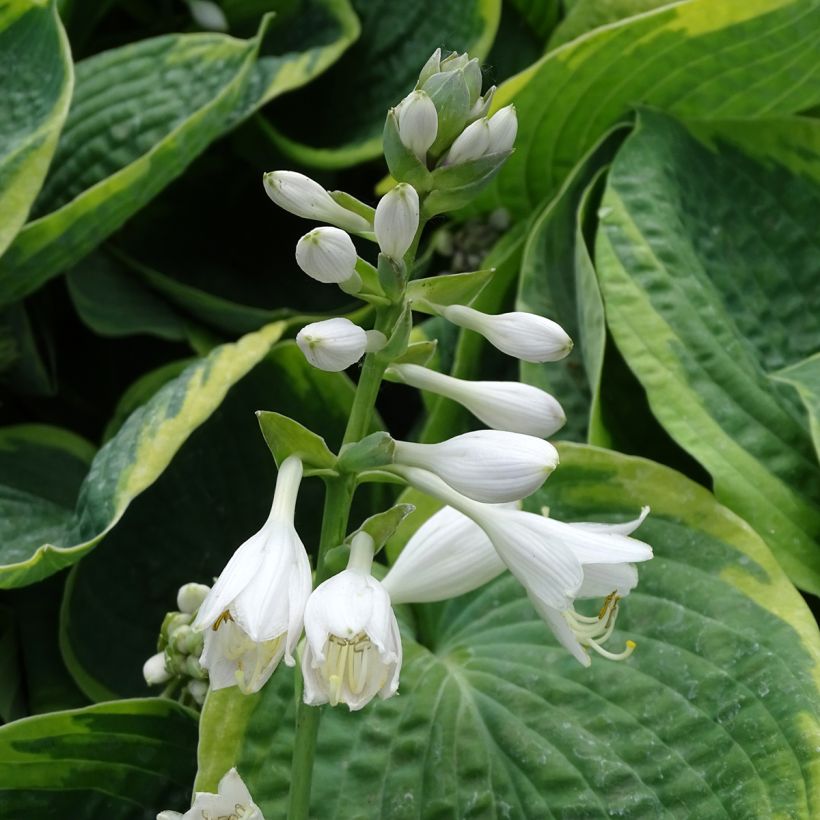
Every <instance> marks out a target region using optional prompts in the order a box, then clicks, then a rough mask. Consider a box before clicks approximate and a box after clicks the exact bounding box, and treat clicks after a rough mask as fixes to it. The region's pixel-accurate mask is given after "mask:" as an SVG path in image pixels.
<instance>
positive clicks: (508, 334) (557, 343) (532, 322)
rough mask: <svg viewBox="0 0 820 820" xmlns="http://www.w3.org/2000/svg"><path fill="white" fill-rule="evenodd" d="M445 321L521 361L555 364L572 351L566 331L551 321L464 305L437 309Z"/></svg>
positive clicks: (516, 312)
mask: <svg viewBox="0 0 820 820" xmlns="http://www.w3.org/2000/svg"><path fill="white" fill-rule="evenodd" d="M437 310H438V312H439V313H440V314H441V315H442V316H443V317H444V318H445V319H447V321H449V322H452V323H453V324H454V325H458V326H459V327H465V328H467V329H468V330H474V331H475V332H476V333H480V334H481V335H482V336H483V337H484V338H485V339H486V340H487V341H488V342H489V343H490V344H491V345H493V346H494V347H497V348H498V349H499V350H500V351H502V353H506V354H508V355H509V356H515V358H516V359H521V360H522V361H525V362H557V361H558V360H559V359H563V358H564V357H566V356H567V355H568V354H569V352H570V351H571V350H572V340H571V339H570V338H569V336H567V334H566V331H565V330H564V329H563V328H562V327H561V326H560V325H559V324H557V323H556V322H553V321H552V320H551V319H546V318H545V317H543V316H537V315H536V314H534V313H525V312H524V311H518V310H517V311H513V312H511V313H499V314H497V315H495V316H492V315H489V314H487V313H481V312H480V311H478V310H474V309H473V308H470V307H466V306H465V305H448V306H447V307H440V308H437Z"/></svg>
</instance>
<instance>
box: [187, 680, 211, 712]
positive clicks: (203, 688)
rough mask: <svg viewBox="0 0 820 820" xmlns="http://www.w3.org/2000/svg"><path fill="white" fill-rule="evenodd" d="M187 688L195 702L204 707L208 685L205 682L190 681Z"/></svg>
mask: <svg viewBox="0 0 820 820" xmlns="http://www.w3.org/2000/svg"><path fill="white" fill-rule="evenodd" d="M185 688H186V689H187V690H188V694H189V695H190V696H191V697H192V698H193V699H194V702H195V703H197V704H198V705H199V706H202V704H203V703H204V702H205V695H207V694H208V684H207V683H206V682H205V681H204V680H192V681H188V685H187V686H186V687H185Z"/></svg>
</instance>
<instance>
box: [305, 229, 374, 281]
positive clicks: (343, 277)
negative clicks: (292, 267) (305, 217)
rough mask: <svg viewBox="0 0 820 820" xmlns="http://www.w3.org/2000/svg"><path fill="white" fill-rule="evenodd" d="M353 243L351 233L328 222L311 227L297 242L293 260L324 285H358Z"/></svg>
mask: <svg viewBox="0 0 820 820" xmlns="http://www.w3.org/2000/svg"><path fill="white" fill-rule="evenodd" d="M358 259H359V257H358V255H357V254H356V246H355V245H354V244H353V240H352V239H351V238H350V235H349V234H347V233H345V232H344V231H343V230H340V229H339V228H331V227H329V226H327V225H324V226H322V227H321V228H314V229H313V230H312V231H310V233H306V234H305V235H304V236H303V237H302V238H301V239H300V240H299V241H298V242H297V243H296V263H297V264H298V265H299V267H300V268H301V269H302V270H303V271H304V272H305V273H306V274H307V275H308V276H310V277H311V278H312V279H315V280H316V281H317V282H322V283H323V284H326V285H331V284H333V285H339V284H342V283H344V282H351V280H352V282H353V283H355V282H356V281H357V280H358V284H359V285H361V278H360V277H359V274H358V273H356V262H357V261H358Z"/></svg>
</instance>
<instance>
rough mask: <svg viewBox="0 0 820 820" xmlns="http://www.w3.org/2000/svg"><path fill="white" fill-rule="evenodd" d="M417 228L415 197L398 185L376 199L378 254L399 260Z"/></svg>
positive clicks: (406, 187) (413, 192) (410, 189)
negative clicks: (377, 201) (377, 202)
mask: <svg viewBox="0 0 820 820" xmlns="http://www.w3.org/2000/svg"><path fill="white" fill-rule="evenodd" d="M418 228H419V195H418V194H417V193H416V189H415V188H414V187H413V186H412V185H408V184H407V183H406V182H400V183H399V184H398V185H396V187H395V188H393V189H392V190H390V191H388V192H387V193H386V194H385V195H384V196H383V197H382V198H381V200H379V204H378V205H377V206H376V218H375V222H374V230H375V232H376V239H377V240H378V242H379V247H380V248H381V250H382V253H384V254H386V255H387V256H390V257H392V258H393V259H396V260H399V259H401V258H402V257H403V256H404V254H406V253H407V251H408V250H409V248H410V246H411V245H412V244H413V239H414V238H415V236H416V231H417V230H418Z"/></svg>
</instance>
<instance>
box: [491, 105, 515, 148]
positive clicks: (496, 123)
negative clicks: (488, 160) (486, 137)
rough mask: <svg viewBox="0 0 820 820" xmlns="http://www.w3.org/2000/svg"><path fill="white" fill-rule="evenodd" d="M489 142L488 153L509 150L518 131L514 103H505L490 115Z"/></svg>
mask: <svg viewBox="0 0 820 820" xmlns="http://www.w3.org/2000/svg"><path fill="white" fill-rule="evenodd" d="M488 125H489V129H490V144H489V145H488V147H487V153H488V154H497V153H501V152H502V151H510V150H511V149H512V147H513V144H514V143H515V136H516V134H517V133H518V117H517V116H516V113H515V106H514V105H505V106H504V108H502V109H501V110H499V111H496V112H495V114H493V115H492V117H490V120H489V123H488Z"/></svg>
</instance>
